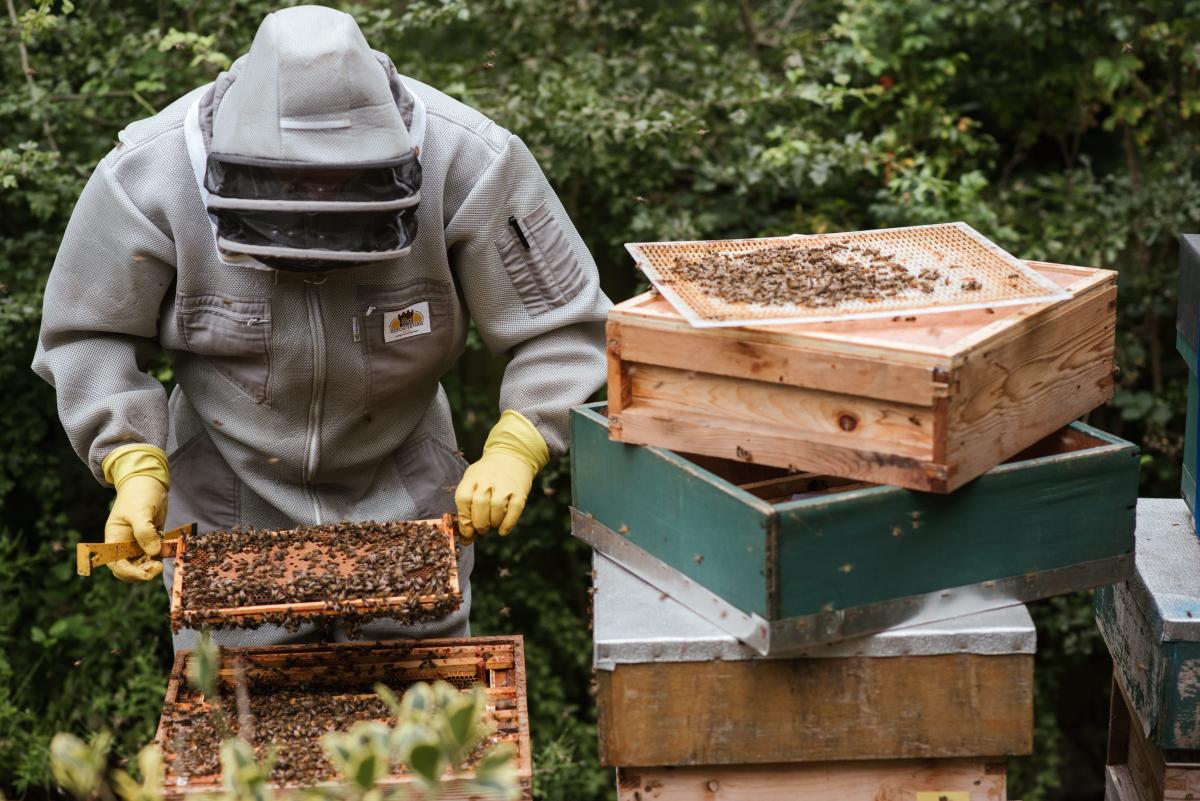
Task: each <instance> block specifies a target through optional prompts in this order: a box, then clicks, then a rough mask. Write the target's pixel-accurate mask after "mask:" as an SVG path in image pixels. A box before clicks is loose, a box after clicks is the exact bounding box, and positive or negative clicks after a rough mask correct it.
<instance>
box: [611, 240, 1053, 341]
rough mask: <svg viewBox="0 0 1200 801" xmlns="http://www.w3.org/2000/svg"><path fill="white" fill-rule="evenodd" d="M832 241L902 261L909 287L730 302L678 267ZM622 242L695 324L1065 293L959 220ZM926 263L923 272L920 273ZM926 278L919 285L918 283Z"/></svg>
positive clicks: (812, 318) (850, 255)
mask: <svg viewBox="0 0 1200 801" xmlns="http://www.w3.org/2000/svg"><path fill="white" fill-rule="evenodd" d="M831 246H832V247H836V248H838V249H839V250H837V251H836V252H835V253H834V255H833V256H832V258H833V260H834V261H836V262H837V263H839V264H846V265H851V266H854V265H858V266H865V267H870V266H871V265H872V264H873V263H874V262H873V260H874V259H881V260H882V261H881V262H880V263H884V264H886V265H889V268H873V269H872V270H871V273H872V274H877V273H875V269H880V270H884V271H885V272H886V271H887V269H890V266H894V267H897V268H903V270H905V271H907V274H908V275H910V276H911V277H912V278H913V279H916V278H918V276H922V275H925V274H928V275H933V276H936V277H935V278H933V279H930V280H926V281H916V282H915V283H916V285H915V286H914V287H913V288H908V289H904V290H903V291H900V292H898V294H895V295H891V296H875V297H873V298H869V299H864V298H861V297H843V298H841V299H830V298H827V299H826V300H824V301H823V303H824V304H825V305H820V306H810V305H799V304H796V303H778V304H776V303H772V304H771V305H764V304H761V303H748V302H731V301H729V300H724V299H721V298H719V297H717V296H716V295H714V294H711V293H710V292H706V291H704V290H703V289H702V288H701V286H700V284H699V283H698V282H697V281H696V280H694V278H692V277H688V276H686V275H684V274H683V273H682V272H681V270H680V265H679V264H678V262H677V260H678V259H680V258H687V257H689V256H706V257H711V258H719V257H722V256H725V257H728V258H729V259H730V261H729V266H728V269H730V270H736V269H739V268H744V267H745V257H746V256H747V254H751V253H753V252H755V251H759V250H763V249H765V248H780V249H783V252H787V251H790V250H791V249H795V250H797V251H804V252H813V249H814V248H823V247H831ZM625 247H626V249H627V250H628V251H629V253H630V254H631V255H632V256H633V258H634V260H635V261H636V262H637V265H638V267H639V268H640V269H641V270H642V271H643V272H644V273H645V274H646V277H647V278H648V279H649V280H650V281H651V283H653V284H654V286H655V288H656V289H658V291H659V292H661V293H662V294H663V296H664V297H666V298H667V299H668V300H670V301H671V303H672V305H673V306H674V307H675V308H676V309H677V310H678V311H679V313H680V314H681V315H683V317H684V318H685V319H686V320H687V321H688V322H689V323H690V324H691V325H693V326H695V327H697V328H708V327H721V326H746V325H787V324H790V323H810V322H828V321H836V320H853V319H867V318H876V317H892V316H895V315H897V314H911V313H914V312H929V311H936V312H946V311H961V310H971V309H983V308H991V307H997V306H1010V305H1020V304H1030V303H1041V302H1049V301H1056V300H1063V299H1065V298H1067V297H1069V293H1067V292H1066V291H1065V290H1064V289H1062V288H1061V287H1060V286H1059V285H1058V284H1056V283H1055V282H1054V281H1052V280H1050V279H1048V278H1047V277H1045V276H1043V275H1041V274H1039V273H1038V272H1037V271H1036V270H1033V269H1031V268H1030V267H1029V266H1028V265H1026V264H1025V263H1024V262H1022V261H1021V260H1020V259H1017V258H1015V257H1013V256H1011V255H1009V254H1008V253H1007V252H1005V251H1004V250H1002V249H1001V248H1000V247H998V246H997V245H995V244H994V243H992V242H991V241H990V240H988V239H987V238H986V237H984V236H983V235H982V234H980V233H979V232H978V231H976V230H975V229H973V228H971V226H969V225H967V224H966V223H962V222H955V223H942V224H938V225H921V226H910V227H906V228H887V229H880V230H874V231H852V232H847V233H835V234H811V235H793V236H785V237H766V238H761V239H740V240H705V241H691V242H635V243H628V244H626V246H625ZM926 271H928V273H926ZM921 286H925V287H926V288H925V289H922V288H920V287H921Z"/></svg>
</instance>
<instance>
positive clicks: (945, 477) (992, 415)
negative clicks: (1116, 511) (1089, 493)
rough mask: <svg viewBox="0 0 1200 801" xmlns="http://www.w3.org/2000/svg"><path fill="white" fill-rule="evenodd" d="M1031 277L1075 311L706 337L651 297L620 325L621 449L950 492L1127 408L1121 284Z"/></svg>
mask: <svg viewBox="0 0 1200 801" xmlns="http://www.w3.org/2000/svg"><path fill="white" fill-rule="evenodd" d="M1028 264H1029V265H1030V266H1031V267H1032V268H1034V269H1035V270H1037V271H1038V272H1039V273H1041V274H1042V275H1044V276H1047V277H1048V278H1051V279H1052V280H1053V281H1054V282H1056V283H1057V284H1059V285H1060V286H1062V287H1064V288H1066V289H1067V290H1068V291H1069V292H1070V293H1071V298H1070V300H1065V301H1059V302H1055V303H1048V304H1033V305H1021V306H1006V307H996V308H994V309H991V308H989V309H981V310H975V311H959V312H942V313H934V314H922V315H919V316H896V317H892V318H880V319H868V320H845V321H839V322H833V323H808V324H804V325H781V326H757V327H747V328H706V329H698V328H693V327H691V326H690V325H689V324H688V323H687V322H686V321H685V320H684V319H683V318H682V317H681V316H680V315H679V314H678V313H677V312H676V311H675V309H674V308H673V307H672V306H671V304H670V303H669V302H668V301H667V300H665V299H664V298H663V297H661V296H660V295H658V294H656V293H653V292H651V293H645V294H642V295H639V296H637V297H635V298H632V299H630V300H627V301H625V302H624V303H621V304H619V305H617V306H616V307H615V308H614V309H612V311H611V312H610V313H609V319H608V360H609V361H608V363H609V375H608V400H609V415H610V417H611V419H612V427H611V436H612V438H613V439H614V440H617V441H620V442H626V443H631V444H641V445H657V446H660V447H663V448H669V449H671V450H676V451H683V452H687V453H699V454H706V455H709V456H719V457H723V458H727V459H737V460H741V461H745V462H753V463H756V464H765V465H775V466H779V467H787V468H791V469H793V470H801V471H812V472H818V473H824V474H828V475H834V476H840V477H846V478H854V479H858V480H862V481H870V482H872V483H878V484H894V485H897V486H901V487H907V488H909V489H918V490H927V491H931V492H939V493H944V492H950V491H952V490H954V489H956V488H958V487H961V486H963V485H964V484H966V483H967V482H968V481H970V480H971V479H973V478H975V477H977V476H979V475H980V474H982V473H984V472H986V471H987V470H989V469H991V468H992V467H994V466H996V465H997V464H1000V463H1001V462H1003V461H1004V460H1006V459H1008V458H1010V457H1011V456H1013V455H1015V454H1016V453H1018V452H1020V451H1022V450H1023V449H1025V448H1027V447H1029V446H1030V445H1032V444H1034V443H1035V442H1037V441H1038V440H1040V439H1042V438H1043V437H1046V436H1049V435H1050V434H1052V433H1054V432H1055V431H1057V430H1058V429H1060V428H1062V427H1063V426H1064V425H1066V424H1067V423H1069V422H1070V421H1072V420H1074V419H1076V418H1078V417H1080V416H1082V415H1084V414H1086V413H1088V412H1089V411H1091V410H1092V409H1094V408H1096V407H1097V406H1100V405H1101V404H1103V403H1105V402H1106V401H1108V400H1109V399H1110V398H1111V397H1112V393H1113V353H1114V332H1115V328H1116V298H1117V286H1116V273H1114V272H1112V271H1111V270H1097V269H1089V268H1086V267H1069V266H1065V265H1059V264H1048V263H1043V262H1028Z"/></svg>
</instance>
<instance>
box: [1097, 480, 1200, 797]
mask: <svg viewBox="0 0 1200 801" xmlns="http://www.w3.org/2000/svg"><path fill="white" fill-rule="evenodd" d="M1197 576H1200V540H1197V538H1196V536H1195V532H1194V530H1193V529H1192V517H1191V513H1190V512H1189V510H1188V508H1187V507H1186V505H1185V504H1184V503H1183V501H1181V500H1176V499H1143V500H1142V501H1140V502H1139V503H1138V513H1137V565H1136V570H1135V572H1134V575H1133V576H1132V577H1131V578H1130V579H1129V581H1128V582H1127V583H1123V584H1118V585H1114V586H1112V587H1106V588H1103V589H1101V590H1098V591H1097V592H1096V601H1095V604H1096V622H1097V623H1098V624H1099V626H1100V632H1101V634H1103V635H1104V641H1105V643H1107V645H1108V649H1109V651H1110V653H1111V654H1112V657H1113V692H1112V715H1111V717H1110V728H1109V748H1108V763H1109V765H1108V779H1107V785H1108V788H1107V794H1106V798H1107V801H1164V799H1178V800H1179V801H1184V799H1193V798H1200V583H1198V582H1197Z"/></svg>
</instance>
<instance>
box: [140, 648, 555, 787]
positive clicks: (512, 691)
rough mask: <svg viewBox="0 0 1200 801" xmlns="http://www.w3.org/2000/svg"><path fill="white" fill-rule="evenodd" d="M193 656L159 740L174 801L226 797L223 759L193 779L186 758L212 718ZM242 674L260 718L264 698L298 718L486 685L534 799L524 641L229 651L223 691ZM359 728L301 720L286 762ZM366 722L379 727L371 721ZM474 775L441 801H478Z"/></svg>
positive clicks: (451, 782) (458, 778)
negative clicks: (329, 707) (343, 702)
mask: <svg viewBox="0 0 1200 801" xmlns="http://www.w3.org/2000/svg"><path fill="white" fill-rule="evenodd" d="M190 653H191V652H190V651H186V650H184V651H179V652H178V653H177V654H176V655H175V664H174V666H173V667H172V669H171V676H170V679H169V681H168V684H167V694H166V699H165V701H164V702H163V713H162V718H161V719H160V720H159V724H158V734H157V735H156V738H155V742H156V743H157V744H158V746H159V748H161V749H162V752H163V755H164V757H165V762H166V776H165V782H164V794H165V796H164V797H165V799H167V801H179V800H180V799H185V798H193V797H195V798H200V797H203V796H207V795H209V794H211V793H213V792H214V791H219V790H220V788H221V776H220V773H219V768H217V767H216V761H215V756H216V755H215V753H214V754H212V757H213V759H212V760H211V762H210V764H208V765H205V766H201V768H200V769H199V770H191V769H189V767H188V766H187V765H186V764H185V762H186V760H185V759H184V758H183V757H181V754H182V753H183V752H184V750H185V749H186V747H187V741H188V738H189V737H192V736H199V735H197V734H193V732H196V731H200V729H199V728H197V726H198V724H197V723H196V722H195V721H196V719H197V714H196V713H197V711H198V710H199V711H201V712H202V711H203V710H204V709H205V708H207V704H206V702H205V701H204V699H203V697H202V696H201V695H200V694H199V693H198V692H197V691H195V690H193V689H192V688H191V687H190V686H189V684H188V681H187V663H188V659H189V658H190ZM239 672H240V674H241V675H242V676H243V677H244V679H245V682H246V684H245V686H246V687H247V689H248V694H249V703H250V705H251V709H252V710H253V708H254V705H255V703H256V699H258V698H260V697H265V698H266V702H268V703H271V704H273V705H275V706H283V707H284V708H288V709H292V708H296V709H298V708H299V704H300V703H301V702H303V701H304V699H306V698H312V697H325V696H326V695H330V696H332V697H336V698H338V699H347V698H349V699H370V698H372V697H373V696H374V693H373V690H372V689H371V688H372V687H373V686H374V684H375V683H376V682H382V683H383V684H386V685H387V686H388V687H390V688H391V689H392V690H393V691H394V692H395V693H396V695H397V696H400V695H402V694H403V692H404V690H405V689H407V687H409V686H411V685H412V684H415V683H417V682H431V683H432V682H434V681H438V680H442V681H447V682H449V683H450V684H453V685H455V686H456V687H460V688H462V689H467V688H469V687H472V686H474V685H477V684H478V685H482V686H483V688H484V690H485V692H486V694H487V705H486V712H485V714H486V716H487V719H488V722H489V723H491V725H492V726H493V727H494V729H495V734H494V735H493V739H494V741H496V742H507V743H511V744H513V745H514V746H515V747H516V751H517V761H516V767H517V775H518V778H519V780H520V783H521V787H522V790H523V795H522V797H523V798H530V797H531V796H530V792H531V789H530V788H531V785H530V776H531V775H532V774H531V770H532V761H531V760H532V757H531V752H530V741H529V709H528V704H527V700H526V699H527V696H526V687H525V656H524V646H523V641H522V638H521V637H519V636H513V637H469V638H465V639H462V638H459V639H442V640H409V641H393V642H367V643H331V644H316V645H276V646H261V647H254V648H228V649H223V650H222V652H221V674H220V681H221V682H222V684H223V685H224V686H226V687H232V686H234V684H235V682H236V680H237V676H238V674H239ZM260 694H261V696H260ZM355 719H358V718H355V717H353V716H343V717H341V718H340V719H336V720H328V721H322V720H318V721H316V728H315V729H314V728H313V726H312V725H311V723H306V722H305V721H304V720H303V719H302V717H301V715H300V714H299V713H297V726H301V727H304V728H303V730H302V733H301V735H300V736H298V737H297V738H296V739H295V740H289V741H287V742H286V743H282V744H281V747H280V751H279V753H280V755H281V756H286V757H289V758H293V759H294V758H296V757H295V754H296V753H297V752H299V751H301V750H303V749H309V750H311V749H312V748H314V747H316V746H315V742H316V740H317V735H316V732H317V731H333V730H343V731H344V730H346V729H349V728H350V726H351V725H352V724H353V723H354V722H355ZM361 719H375V718H372V717H371V716H370V715H369V714H368V715H367V716H366V717H364V718H361ZM472 775H473V774H472V773H471V771H470V769H469V768H468V769H465V770H455V769H452V770H451V771H449V772H448V774H447V775H446V777H445V784H444V785H443V788H444V789H443V793H442V795H441V796H440V797H441V798H445V799H464V800H465V799H473V798H477V797H478V796H477V795H476V794H475V793H473V792H471V791H469V790H468V787H467V782H468V781H469V779H470V778H471V777H472ZM415 782H416V779H415V777H413V776H412V775H411V774H408V773H406V772H403V771H402V772H400V773H397V774H394V775H392V776H390V777H388V778H386V779H384V780H383V781H382V782H381V783H380V786H382V787H385V788H387V787H395V786H399V785H406V786H407V785H414V786H415ZM272 786H273V787H274V788H275V789H277V790H278V789H285V788H288V787H294V786H296V785H295V784H294V783H289V782H287V781H280V780H276V781H275V782H274V783H273V784H272Z"/></svg>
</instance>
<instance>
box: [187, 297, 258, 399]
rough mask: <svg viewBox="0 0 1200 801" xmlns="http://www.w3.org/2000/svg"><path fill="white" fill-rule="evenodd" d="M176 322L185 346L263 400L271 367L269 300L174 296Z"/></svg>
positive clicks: (247, 391) (253, 395) (248, 392)
mask: <svg viewBox="0 0 1200 801" xmlns="http://www.w3.org/2000/svg"><path fill="white" fill-rule="evenodd" d="M175 322H176V327H177V329H178V331H179V337H180V338H181V339H182V340H183V342H184V344H185V346H186V347H187V350H188V351H189V352H191V353H195V354H197V355H199V356H203V357H204V358H205V360H207V361H208V363H209V364H211V365H212V366H213V367H214V368H216V369H217V371H218V372H220V373H221V374H222V375H224V376H225V377H226V378H228V379H229V380H230V381H232V382H234V383H235V384H237V386H238V387H240V388H241V389H242V391H243V392H245V393H246V394H248V395H249V396H250V397H251V398H253V399H254V400H255V401H256V402H258V403H262V402H263V401H265V400H266V399H267V381H268V379H269V377H270V372H271V301H270V300H266V299H251V298H236V297H224V296H221V295H214V294H209V293H195V294H179V295H177V296H176V297H175Z"/></svg>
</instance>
